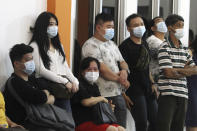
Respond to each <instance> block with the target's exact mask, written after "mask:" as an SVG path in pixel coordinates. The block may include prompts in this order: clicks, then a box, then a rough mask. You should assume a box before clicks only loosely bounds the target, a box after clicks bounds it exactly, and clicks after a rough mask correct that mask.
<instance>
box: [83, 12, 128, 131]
mask: <svg viewBox="0 0 197 131" xmlns="http://www.w3.org/2000/svg"><path fill="white" fill-rule="evenodd" d="M113 37H114V21H113V18H112V16H111V15H108V14H105V13H101V14H98V15H97V16H96V18H95V32H94V36H93V37H91V38H90V39H88V40H87V41H86V42H85V43H84V45H83V47H82V57H83V58H85V57H94V58H96V59H98V60H99V62H100V64H101V70H100V77H99V79H98V81H97V84H98V86H99V90H100V93H101V96H103V97H106V98H107V99H109V100H112V101H113V104H114V105H115V110H114V113H115V116H116V118H117V120H118V124H120V125H121V126H123V127H126V113H127V109H126V103H125V100H124V98H123V96H122V95H124V97H126V96H125V94H124V91H125V90H126V89H128V88H129V86H130V83H129V82H128V80H127V76H128V72H129V70H128V65H127V63H126V62H125V60H124V59H123V58H122V55H121V53H120V51H119V49H118V47H117V46H116V45H115V43H114V42H113V41H111V39H112V38H113ZM118 63H119V64H118ZM119 65H120V66H119ZM119 67H120V68H119ZM130 102H131V101H130Z"/></svg>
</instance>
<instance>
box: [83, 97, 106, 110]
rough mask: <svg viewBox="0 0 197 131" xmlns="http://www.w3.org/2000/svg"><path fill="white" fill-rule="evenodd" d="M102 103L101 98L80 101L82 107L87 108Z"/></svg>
mask: <svg viewBox="0 0 197 131" xmlns="http://www.w3.org/2000/svg"><path fill="white" fill-rule="evenodd" d="M102 101H103V97H102V96H99V97H91V98H87V99H84V100H82V102H81V103H82V105H83V106H87V107H91V106H93V105H96V104H97V103H98V102H102Z"/></svg>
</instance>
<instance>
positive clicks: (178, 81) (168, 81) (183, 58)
mask: <svg viewBox="0 0 197 131" xmlns="http://www.w3.org/2000/svg"><path fill="white" fill-rule="evenodd" d="M180 43H181V42H180ZM158 59H159V69H160V73H159V74H160V75H159V82H158V85H159V90H160V92H161V95H173V96H178V97H184V98H188V89H187V81H186V77H182V78H167V77H165V75H164V73H163V69H166V68H184V66H185V65H186V63H187V62H188V65H190V66H194V65H195V64H194V62H193V60H192V57H191V56H190V54H189V50H188V48H187V47H183V46H182V44H180V47H179V48H177V47H175V46H174V44H173V43H172V42H171V41H169V42H164V43H163V44H162V45H161V47H160V49H159V54H158Z"/></svg>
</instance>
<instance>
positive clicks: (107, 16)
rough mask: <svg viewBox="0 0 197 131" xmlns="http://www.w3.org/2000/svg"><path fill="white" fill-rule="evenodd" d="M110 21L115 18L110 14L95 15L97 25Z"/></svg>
mask: <svg viewBox="0 0 197 131" xmlns="http://www.w3.org/2000/svg"><path fill="white" fill-rule="evenodd" d="M108 21H114V18H113V17H112V16H111V15H110V14H106V13H100V14H98V15H97V16H96V17H95V27H96V25H98V24H103V23H105V22H108Z"/></svg>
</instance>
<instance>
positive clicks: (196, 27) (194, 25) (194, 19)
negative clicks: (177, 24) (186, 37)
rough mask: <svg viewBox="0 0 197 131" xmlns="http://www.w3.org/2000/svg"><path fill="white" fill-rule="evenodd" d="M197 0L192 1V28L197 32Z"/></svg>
mask: <svg viewBox="0 0 197 131" xmlns="http://www.w3.org/2000/svg"><path fill="white" fill-rule="evenodd" d="M196 6H197V0H191V1H190V25H189V26H190V29H192V30H193V31H194V33H195V35H196V34H197V15H196V12H197V8H196Z"/></svg>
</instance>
